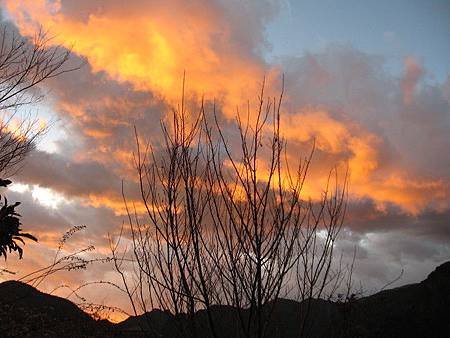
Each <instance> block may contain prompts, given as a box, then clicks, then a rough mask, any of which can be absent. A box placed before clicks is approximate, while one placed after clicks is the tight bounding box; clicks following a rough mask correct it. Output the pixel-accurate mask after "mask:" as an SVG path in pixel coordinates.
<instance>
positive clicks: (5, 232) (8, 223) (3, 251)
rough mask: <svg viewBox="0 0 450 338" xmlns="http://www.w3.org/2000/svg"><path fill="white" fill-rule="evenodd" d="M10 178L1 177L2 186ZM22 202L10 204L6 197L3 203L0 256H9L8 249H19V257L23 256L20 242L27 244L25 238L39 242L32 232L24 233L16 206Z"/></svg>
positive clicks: (0, 217) (0, 211) (0, 224)
mask: <svg viewBox="0 0 450 338" xmlns="http://www.w3.org/2000/svg"><path fill="white" fill-rule="evenodd" d="M10 183H11V181H10V180H3V179H0V186H7V185H8V184H10ZM19 205H20V202H16V203H14V204H8V200H7V199H6V197H4V200H3V205H2V206H1V209H0V256H2V255H3V256H4V257H5V260H6V258H7V251H9V252H10V253H11V252H12V251H17V253H18V254H19V258H22V255H23V249H22V248H21V247H20V245H19V243H22V244H25V242H24V240H23V239H24V238H28V239H31V240H33V241H36V242H37V238H36V237H34V236H33V235H31V234H28V233H23V232H22V229H21V228H20V226H21V225H22V223H21V222H20V218H19V217H21V216H20V214H18V213H17V212H16V207H18V206H19Z"/></svg>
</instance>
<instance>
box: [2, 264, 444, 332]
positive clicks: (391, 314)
mask: <svg viewBox="0 0 450 338" xmlns="http://www.w3.org/2000/svg"><path fill="white" fill-rule="evenodd" d="M0 299H1V302H0V333H1V334H0V336H2V337H40V336H47V337H57V336H60V337H152V338H153V337H155V338H156V337H158V338H161V337H164V338H175V337H185V335H184V334H183V332H185V329H186V328H187V327H188V326H190V327H192V323H194V324H195V328H196V333H197V336H198V338H208V337H211V332H210V329H209V326H208V319H207V313H206V311H204V310H200V311H198V312H197V313H195V315H194V316H193V318H191V319H189V318H188V317H187V315H177V316H174V315H172V314H171V313H169V312H166V311H161V310H153V311H151V312H148V313H145V314H143V315H140V316H133V317H130V318H128V319H126V320H125V321H123V322H121V323H118V324H112V323H109V322H108V321H96V320H94V319H93V318H91V317H90V316H89V315H87V314H86V313H84V312H83V311H81V310H80V309H79V308H78V307H77V306H76V305H75V304H73V303H72V302H70V301H68V300H66V299H63V298H60V297H55V296H52V295H48V294H45V293H42V292H39V291H38V290H36V289H34V288H33V287H31V286H28V285H26V284H23V283H20V282H14V281H8V282H4V283H2V284H0ZM308 306H309V308H310V311H309V312H308V320H306V322H307V323H308V325H307V326H305V327H304V328H303V337H312V338H314V337H349V338H350V337H361V338H362V337H364V338H365V337H367V338H369V337H370V338H372V337H374V338H375V337H392V338H393V337H448V336H449V333H450V321H449V320H448V310H449V308H450V261H449V262H446V263H444V264H442V265H440V266H439V267H437V268H436V269H435V270H434V271H433V272H432V273H430V274H429V276H428V277H427V278H426V279H425V280H424V281H422V282H420V283H416V284H409V285H405V286H402V287H399V288H394V289H390V290H385V291H382V292H379V293H376V294H374V295H371V296H368V297H364V298H360V299H352V300H351V301H349V302H345V303H342V302H331V301H325V300H321V299H311V300H309V301H305V302H303V303H298V302H296V301H293V300H287V299H278V300H276V301H274V302H272V303H270V304H268V305H266V308H265V311H264V312H265V316H266V318H270V320H269V324H268V326H267V327H266V331H265V336H266V337H271V338H277V337H279V338H291V337H292V338H294V337H296V338H297V337H299V333H300V324H299V323H300V321H299V318H302V315H304V314H305V313H306V312H307V311H306V309H307V307H308ZM211 315H212V317H213V320H214V322H215V323H216V324H215V328H216V332H217V334H218V336H219V337H220V338H233V337H243V333H242V332H241V329H240V325H239V320H240V319H239V315H238V311H237V310H236V309H235V308H233V307H231V306H222V305H217V306H213V307H212V308H211ZM241 316H242V318H243V319H244V320H245V319H247V318H248V317H247V316H248V313H247V311H243V313H242V314H241Z"/></svg>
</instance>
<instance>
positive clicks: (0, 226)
mask: <svg viewBox="0 0 450 338" xmlns="http://www.w3.org/2000/svg"><path fill="white" fill-rule="evenodd" d="M0 30H1V31H0V113H1V115H0V177H3V178H4V177H10V176H11V175H14V174H15V173H16V172H17V171H18V170H19V169H20V166H21V165H22V163H23V160H24V158H25V157H26V155H28V154H29V153H30V152H31V151H32V150H33V149H34V148H35V146H36V142H37V140H38V139H39V137H40V136H42V135H43V134H44V133H45V132H46V128H42V127H40V126H39V121H38V120H37V119H36V118H32V117H31V116H30V115H28V116H26V117H25V118H21V119H17V118H16V117H17V116H16V115H17V113H18V112H19V111H20V108H21V107H24V106H30V105H33V104H36V103H37V102H39V101H40V100H41V99H42V97H43V94H42V90H41V88H40V85H41V84H42V83H43V82H44V81H45V80H47V79H50V78H53V77H55V76H58V75H61V74H63V73H66V72H69V71H72V70H75V69H78V68H79V66H75V67H72V68H70V67H66V66H67V61H68V60H69V56H70V50H67V49H65V48H63V47H61V46H52V45H51V42H50V40H51V38H50V37H49V36H48V35H47V34H46V33H45V32H43V31H42V30H39V31H38V32H37V33H36V34H35V36H34V37H33V38H32V39H26V38H23V37H20V36H18V35H17V34H15V33H11V32H10V31H9V30H8V29H7V28H6V26H5V25H2V26H0ZM3 178H0V187H6V186H7V185H9V184H10V183H11V180H9V179H3ZM19 205H20V202H16V203H14V204H8V200H7V199H6V197H5V198H4V201H3V203H2V206H1V209H0V256H2V255H3V256H4V257H5V260H6V257H7V251H9V252H12V251H16V252H17V253H18V254H19V258H22V254H23V249H22V248H21V247H20V245H19V244H20V243H22V244H25V242H24V240H23V238H28V239H31V240H34V241H37V239H36V237H34V236H32V235H30V234H28V233H22V230H21V228H20V226H21V222H20V219H19V217H20V214H18V213H17V212H16V207H17V206H19Z"/></svg>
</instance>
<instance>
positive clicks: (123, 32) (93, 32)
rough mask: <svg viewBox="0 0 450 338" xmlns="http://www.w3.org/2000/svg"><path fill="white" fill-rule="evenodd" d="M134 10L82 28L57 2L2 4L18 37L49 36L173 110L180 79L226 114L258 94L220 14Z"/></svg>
mask: <svg viewBox="0 0 450 338" xmlns="http://www.w3.org/2000/svg"><path fill="white" fill-rule="evenodd" d="M140 5H141V6H140V7H139V6H134V7H133V6H130V8H128V9H127V10H125V9H123V8H122V10H117V9H116V10H115V9H114V8H113V9H112V10H108V9H105V10H104V12H100V13H92V14H90V15H89V16H88V17H87V19H86V20H81V19H77V18H72V17H69V16H67V15H65V14H64V13H63V12H62V10H61V9H62V8H61V7H62V6H61V3H60V2H59V1H55V2H52V4H51V5H49V3H48V2H47V1H45V0H38V1H36V0H20V1H16V0H14V1H10V0H8V1H6V7H7V10H8V12H9V13H10V15H11V16H12V17H13V18H14V20H15V21H16V23H17V24H18V26H19V28H20V31H21V33H22V34H24V35H31V34H33V33H34V32H35V29H36V27H37V25H42V26H43V27H44V28H45V29H46V30H49V31H50V32H51V33H52V34H55V37H54V40H53V43H55V44H62V45H64V46H66V47H68V48H72V49H73V51H74V52H76V53H77V54H80V55H82V56H84V57H86V58H87V60H88V61H89V63H90V65H91V67H92V69H93V71H94V72H99V71H105V72H107V73H108V74H109V76H111V77H112V78H114V79H115V80H117V81H121V82H130V83H132V85H133V87H134V88H135V89H137V90H151V91H152V92H154V93H157V94H159V95H160V96H161V97H163V98H165V99H168V100H169V101H171V102H175V101H177V100H178V99H179V97H180V94H181V78H182V76H183V72H184V71H186V75H187V80H188V88H189V90H190V91H192V92H193V93H194V94H195V95H197V96H201V95H203V94H205V95H206V96H207V97H208V98H210V99H212V98H213V97H216V98H217V99H225V98H226V100H225V101H224V102H227V104H229V106H230V107H231V108H234V106H235V105H237V104H239V103H240V102H245V101H246V100H247V99H248V93H249V92H251V93H253V92H256V91H257V89H258V88H257V87H258V86H259V84H258V83H259V82H260V81H261V79H262V77H263V75H264V73H265V69H264V66H263V65H262V63H261V61H260V60H259V59H257V58H256V57H254V56H253V55H251V53H247V55H243V50H242V49H239V46H238V44H237V43H236V42H235V41H234V40H233V38H234V37H233V36H232V32H231V30H232V27H231V25H230V23H229V22H227V21H226V20H224V19H223V14H222V13H221V12H220V8H218V7H217V6H213V5H212V4H209V5H208V4H206V3H203V2H201V3H200V2H198V3H197V2H193V3H192V4H191V5H187V4H184V2H183V1H175V2H171V3H170V4H168V3H166V2H156V3H154V4H148V3H144V2H143V3H141V4H140ZM180 8H182V9H183V10H184V11H183V10H180ZM231 113H234V110H232V111H231Z"/></svg>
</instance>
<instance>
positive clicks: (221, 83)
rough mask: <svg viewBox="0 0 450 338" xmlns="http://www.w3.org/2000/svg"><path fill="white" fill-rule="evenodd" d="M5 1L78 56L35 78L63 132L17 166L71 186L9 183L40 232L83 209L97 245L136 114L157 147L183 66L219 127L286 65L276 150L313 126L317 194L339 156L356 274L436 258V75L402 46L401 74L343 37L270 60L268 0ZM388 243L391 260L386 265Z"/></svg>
mask: <svg viewBox="0 0 450 338" xmlns="http://www.w3.org/2000/svg"><path fill="white" fill-rule="evenodd" d="M5 7H6V10H7V13H8V15H9V16H10V17H11V18H12V20H13V21H14V22H15V24H16V25H17V26H18V28H19V30H20V32H21V34H23V35H28V34H31V33H32V32H34V30H35V28H36V27H37V25H42V26H43V27H44V29H48V30H49V31H50V32H52V34H54V35H55V38H54V40H53V42H54V43H57V44H62V45H64V46H65V47H67V48H72V49H73V51H74V53H75V54H76V55H75V57H74V58H75V60H73V62H78V61H79V60H80V59H81V58H85V59H86V60H87V64H86V66H85V67H83V68H82V69H81V70H79V71H78V72H77V73H76V74H74V73H70V74H66V75H64V76H62V77H59V78H55V79H53V80H52V81H51V82H49V83H47V85H48V87H49V89H51V93H52V100H51V102H50V103H49V104H51V105H52V110H53V111H54V113H55V114H57V116H58V118H59V119H60V122H59V124H58V125H61V126H64V128H65V130H66V132H65V134H66V135H68V137H66V138H64V139H61V140H60V141H59V151H58V152H56V153H47V152H44V151H40V152H35V153H34V154H33V155H32V156H30V158H29V159H28V162H27V164H26V165H25V166H24V170H23V171H22V172H21V173H20V174H19V176H17V178H16V179H17V180H18V181H20V182H21V183H24V184H28V185H30V186H32V185H38V186H42V187H46V188H50V189H52V190H53V191H55V192H58V193H60V194H62V195H63V196H64V197H65V198H66V200H68V201H70V203H66V204H62V205H61V206H60V207H59V208H58V210H57V211H55V210H50V209H45V208H43V207H42V206H40V204H39V201H36V200H33V199H32V198H31V197H30V193H29V192H24V193H23V194H18V193H15V195H13V196H14V197H15V198H16V199H18V200H23V201H24V202H25V203H24V206H23V208H24V219H32V220H33V221H32V222H31V223H30V222H29V221H24V222H28V224H29V227H28V228H29V229H30V231H31V230H32V229H34V231H35V232H38V233H39V234H38V235H39V236H40V237H41V238H43V239H44V240H43V242H44V243H45V244H46V245H47V246H48V247H49V246H51V243H52V240H53V241H56V238H57V237H58V236H57V234H60V233H61V232H62V230H63V229H64V228H65V227H66V225H67V224H69V223H71V224H81V223H82V224H87V225H88V226H89V231H90V234H91V235H92V238H95V239H96V240H95V244H96V246H97V247H98V248H99V250H100V252H105V251H106V250H107V241H106V238H105V234H106V233H108V232H111V233H112V232H115V231H117V229H118V228H119V227H120V225H121V223H122V221H123V214H124V210H123V202H122V196H121V182H122V180H124V182H125V188H126V193H127V196H128V197H129V198H130V199H132V200H135V201H136V203H138V202H137V201H138V196H137V193H136V187H135V183H136V177H135V173H134V170H133V157H132V152H133V151H134V149H135V143H134V138H133V126H136V127H137V129H138V131H139V133H140V135H142V136H143V137H144V138H145V139H147V140H149V141H150V142H152V144H153V145H154V146H155V147H156V148H157V147H158V142H160V135H161V134H160V121H161V120H162V119H164V118H165V116H166V114H167V112H168V111H170V109H171V107H173V106H174V105H176V103H177V102H179V99H180V96H181V91H182V78H183V73H184V72H186V93H187V96H188V101H189V102H191V103H192V107H195V102H196V99H199V98H200V97H201V96H202V95H205V97H206V100H207V103H208V104H211V102H212V100H213V99H214V98H215V99H216V103H217V105H218V109H219V113H220V114H222V116H221V118H223V123H224V126H232V124H233V122H232V119H231V118H232V117H233V116H234V114H235V111H236V106H239V107H242V106H245V105H246V101H247V100H250V104H251V105H253V104H254V103H255V101H256V98H257V95H258V93H259V89H260V86H261V82H262V79H263V77H264V76H266V77H267V95H275V94H276V93H277V92H278V91H279V88H280V78H281V77H280V74H281V73H284V74H285V87H286V93H285V94H286V95H285V101H284V105H283V108H282V109H283V118H282V133H283V135H284V137H285V138H286V140H287V142H288V149H289V151H288V154H287V155H288V158H289V159H291V160H292V161H296V160H297V159H298V154H306V153H307V151H308V149H310V146H311V143H312V141H313V140H315V141H316V152H315V156H314V158H313V163H312V167H311V170H310V173H309V176H308V181H307V186H306V187H305V188H306V191H307V192H308V193H309V194H310V195H312V196H313V197H314V196H315V195H318V194H320V191H321V190H320V189H321V188H323V186H324V184H325V182H326V178H327V175H328V172H329V170H330V169H331V168H332V167H333V166H339V167H340V168H345V167H346V166H347V165H348V167H349V170H350V201H349V213H348V217H347V221H346V228H347V230H346V233H345V234H344V241H343V243H344V244H343V249H345V248H347V249H349V248H351V247H353V246H357V247H358V248H359V251H358V252H360V256H358V262H360V264H361V270H360V271H359V272H358V276H360V277H361V278H362V279H366V280H367V279H370V280H372V278H375V279H378V280H380V281H381V282H380V283H383V282H385V281H386V280H387V279H389V278H391V277H392V275H393V274H395V271H397V270H398V268H399V267H405V269H406V268H408V267H409V268H410V269H412V270H414V269H416V270H414V271H420V273H422V272H427V271H426V270H427V268H428V267H429V266H430V268H431V265H434V264H435V263H436V262H439V261H442V260H445V259H446V257H447V258H448V254H449V252H448V246H449V245H450V233H449V231H448V228H449V222H450V214H449V210H450V195H449V194H450V193H449V192H450V170H449V168H450V152H448V149H450V138H449V137H448V135H449V133H450V109H449V96H448V83H447V84H430V83H428V82H427V81H426V77H425V76H424V75H425V74H426V69H424V68H423V66H422V65H421V64H420V62H418V61H417V59H416V58H414V57H413V56H408V57H406V58H405V60H404V72H403V75H402V76H401V77H395V76H393V75H391V74H389V73H388V72H387V71H386V70H385V66H384V62H385V60H383V58H382V57H379V56H373V55H369V54H366V53H364V52H362V51H358V50H355V49H354V48H352V47H351V46H345V45H344V46H342V45H330V46H328V47H327V48H325V49H324V50H322V51H321V52H319V53H316V54H306V55H302V56H292V57H289V58H282V59H279V60H278V63H277V64H276V65H275V64H274V65H269V64H267V63H266V62H265V61H264V59H263V52H264V51H265V50H266V49H267V48H269V45H268V42H267V41H266V39H265V35H264V30H265V25H266V24H267V22H268V21H269V20H270V19H271V18H272V17H273V16H274V15H276V13H277V9H278V5H277V4H276V3H275V2H273V1H264V2H263V3H261V2H257V1H255V2H253V1H245V2H244V4H243V3H242V2H237V1H231V2H230V1H212V2H207V3H205V2H203V1H189V2H186V1H178V0H176V1H170V2H168V1H153V2H148V1H129V2H128V3H127V6H126V8H125V7H124V6H123V2H122V1H95V2H93V1H87V0H83V1H76V2H75V1H64V0H60V1H58V0H55V1H46V0H39V1H36V0H33V1H31V0H29V1H28V0H20V1H17V0H15V1H9V0H8V1H5ZM78 58H80V59H78ZM230 135H232V131H230ZM25 208H28V209H27V211H26V212H25ZM402 236H404V237H402ZM45 238H48V240H45ZM345 245H346V246H345ZM33 248H34V247H33ZM387 248H388V250H387ZM30 250H36V252H37V251H38V250H37V249H35V248H34V249H30ZM388 251H389V252H388ZM368 257H370V259H369V258H368ZM387 257H388V258H389V260H391V261H392V264H391V265H389V266H383V264H384V262H385V260H386V259H387ZM106 274H108V271H107V270H101V271H99V272H98V273H97V275H95V276H91V277H93V278H94V277H95V278H98V279H102V278H103V277H104V276H105V275H106ZM418 275H419V273H418V272H417V273H411V274H409V275H408V277H407V278H408V279H407V280H405V282H407V281H412V280H414V278H416V277H417V276H418ZM369 284H370V283H369ZM373 284H374V285H376V284H377V283H373Z"/></svg>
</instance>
